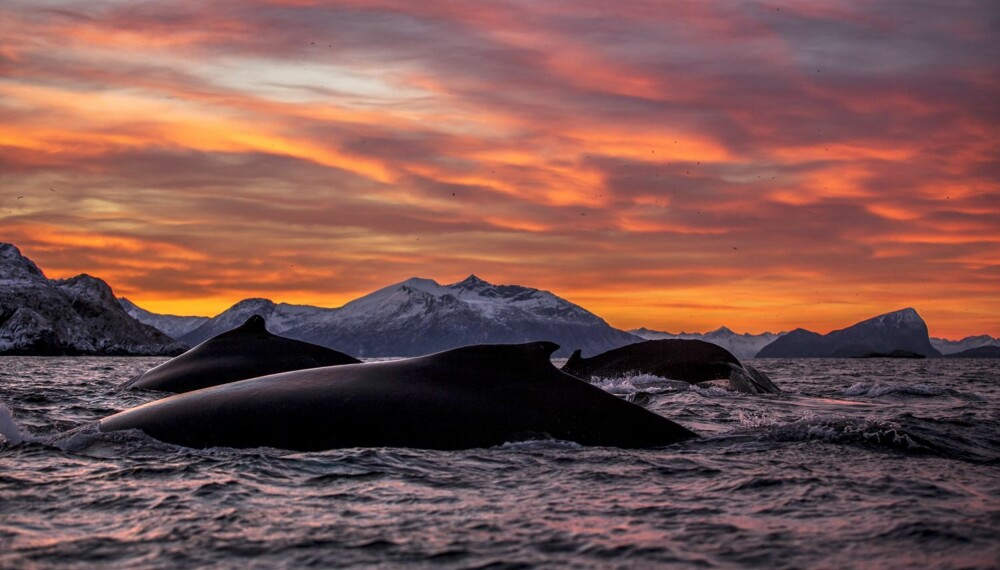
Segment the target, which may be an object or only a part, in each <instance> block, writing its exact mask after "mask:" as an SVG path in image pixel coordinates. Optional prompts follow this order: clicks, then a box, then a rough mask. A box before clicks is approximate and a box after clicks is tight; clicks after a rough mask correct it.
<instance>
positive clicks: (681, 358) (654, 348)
mask: <svg viewBox="0 0 1000 570" xmlns="http://www.w3.org/2000/svg"><path fill="white" fill-rule="evenodd" d="M562 370H563V372H566V373H568V374H572V375H573V376H576V377H577V378H581V379H583V380H587V381H589V380H592V379H594V378H617V377H621V376H628V375H632V374H652V375H654V376H662V377H664V378H671V379H674V380H683V381H685V382H690V383H692V384H697V383H699V382H708V381H711V380H728V381H729V387H730V388H731V389H733V390H736V391H739V392H748V393H751V394H758V393H765V394H775V393H778V392H780V391H781V390H779V389H778V387H777V386H775V385H774V383H773V382H771V379H770V378H768V377H767V376H766V375H764V374H763V373H762V372H760V371H758V370H757V369H755V368H753V367H752V366H748V365H744V364H742V363H741V362H740V361H739V360H738V359H737V358H736V357H735V356H733V355H732V353H730V352H729V351H728V350H726V349H724V348H722V347H721V346H719V345H716V344H712V343H710V342H705V341H703V340H687V339H665V340H647V341H645V342H637V343H635V344H629V345H626V346H623V347H621V348H616V349H613V350H609V351H607V352H604V353H601V354H598V355H597V356H593V357H591V358H583V357H582V356H581V354H580V351H579V350H577V351H576V352H574V353H573V354H572V356H570V357H569V360H567V361H566V364H565V365H563V367H562Z"/></svg>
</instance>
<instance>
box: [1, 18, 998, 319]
mask: <svg viewBox="0 0 1000 570" xmlns="http://www.w3.org/2000/svg"><path fill="white" fill-rule="evenodd" d="M994 11H995V10H994V9H993V7H992V5H991V4H990V3H988V2H986V1H982V2H976V1H974V2H972V3H966V4H963V6H962V7H961V8H956V7H953V6H944V5H942V6H940V7H938V8H934V7H922V8H919V9H916V8H915V9H912V10H905V11H902V10H889V9H887V8H886V7H885V6H882V5H879V4H874V5H868V4H864V3H852V2H834V3H833V4H830V3H829V2H822V3H821V2H809V1H805V2H795V3H792V4H785V3H781V2H778V3H774V2H770V3H765V2H724V3H723V2H720V3H690V2H650V3H647V2H634V3H627V4H622V3H614V4H612V3H608V2H601V1H594V2H585V3H582V4H581V3H577V2H572V3H564V2H555V3H543V4H537V5H534V4H523V3H513V2H510V3H509V2H491V3H468V2H445V1H439V0H432V1H430V2H422V3H412V2H393V1H388V2H382V1H380V2H368V1H366V0H354V1H351V2H340V3H336V5H327V4H325V3H312V2H291V3H286V2H277V1H268V0H249V1H245V2H235V3H201V2H193V1H188V0H181V1H177V2H161V1H153V2H144V3H142V4H140V5H136V4H134V3H132V2H125V1H118V0H111V1H108V0H104V1H95V2H88V3H85V4H84V3H63V2H36V1H27V0H11V1H9V2H5V3H4V4H3V6H2V7H0V16H2V17H0V241H7V242H12V243H14V244H16V245H18V246H19V247H20V248H21V249H22V250H23V251H24V253H25V254H26V255H28V256H29V257H31V258H32V259H33V260H35V261H36V262H37V263H38V264H39V265H40V266H41V267H42V269H43V270H45V271H46V273H47V274H48V275H49V276H50V277H66V276H70V275H74V274H77V273H81V272H86V273H90V274H93V275H96V276H99V277H102V278H104V279H105V280H107V281H108V282H109V283H110V284H111V285H112V286H113V287H114V288H115V291H116V293H117V294H119V295H125V296H127V297H129V298H130V299H132V300H133V301H135V302H137V303H138V304H140V305H141V306H143V307H144V308H147V309H150V310H154V311H158V312H167V313H174V314H214V313H217V312H219V311H221V310H224V309H225V308H227V307H228V306H230V305H231V304H232V303H234V302H236V301H238V300H240V299H242V298H246V297H267V298H271V299H273V300H275V301H279V302H281V301H283V302H289V303H305V304H314V305H320V306H338V305H341V304H343V303H344V302H346V301H349V300H351V299H353V298H355V297H357V296H360V295H363V294H365V293H367V292H370V291H372V290H374V289H377V288H379V287H382V286H385V285H388V284H391V283H395V282H399V281H402V280H405V279H406V278H409V277H412V276H421V277H427V278H431V279H435V280H437V281H438V282H441V283H449V282H453V281H457V280H460V279H462V278H464V277H465V276H466V275H468V274H469V273H476V274H477V275H480V276H481V277H483V278H485V279H487V280H489V281H491V282H494V283H517V284H522V285H526V286H531V287H537V288H541V289H547V290H550V291H552V292H554V293H555V294H557V295H560V296H562V297H565V298H567V299H569V300H571V301H573V302H576V303H579V304H581V305H582V306H584V307H585V308H587V309H589V310H591V311H593V312H595V313H596V314H598V315H600V316H601V317H603V318H605V319H606V320H608V322H609V323H611V324H612V325H614V326H617V327H619V328H633V327H639V326H646V327H649V328H655V329H660V330H670V331H680V330H687V331H692V330H697V331H705V330H709V329H714V328H716V327H718V326H720V325H726V326H729V327H730V328H732V329H734V330H737V331H741V332H742V331H750V332H762V331H764V330H772V331H778V330H784V329H789V328H793V327H796V326H803V327H806V328H809V329H812V330H816V331H819V332H826V331H829V330H831V329H835V328H840V327H843V326H847V325H850V324H852V323H853V322H856V321H857V320H860V319H863V318H866V317H870V316H873V315H875V314H879V313H884V312H887V311H891V310H895V309H899V308H902V307H907V306H912V307H915V308H916V309H917V310H918V311H919V312H920V314H921V315H922V316H923V317H924V319H925V320H926V321H927V323H928V326H929V327H930V330H931V333H932V334H934V335H938V336H947V337H961V336H964V335H968V334H980V333H986V334H992V335H995V336H1000V300H998V299H1000V273H998V268H1000V215H998V214H1000V181H998V177H1000V171H998V168H997V164H998V158H997V145H996V141H997V133H998V132H1000V130H998V128H997V127H998V122H1000V119H998V115H997V112H996V103H995V101H996V100H998V99H1000V84H998V81H997V77H1000V73H998V72H1000V66H998V64H997V63H996V61H994V59H993V58H992V57H991V55H992V54H995V53H996V51H997V47H998V46H997V44H998V39H997V37H996V34H995V33H994V31H993V30H992V29H991V28H990V25H991V22H992V20H991V19H990V18H989V17H988V16H989V15H990V14H992V13H993V12H994Z"/></svg>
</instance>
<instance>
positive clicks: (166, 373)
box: [128, 315, 361, 392]
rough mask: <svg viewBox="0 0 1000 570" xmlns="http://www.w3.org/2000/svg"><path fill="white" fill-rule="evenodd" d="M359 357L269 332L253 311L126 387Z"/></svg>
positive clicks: (191, 386) (177, 388)
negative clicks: (222, 331)
mask: <svg viewBox="0 0 1000 570" xmlns="http://www.w3.org/2000/svg"><path fill="white" fill-rule="evenodd" d="M359 362H361V361H360V360H358V359H357V358H354V357H352V356H348V355H346V354H343V353H341V352H337V351H336V350H331V349H329V348H325V347H322V346H319V345H316V344H310V343H308V342H302V341H299V340H292V339H290V338H285V337H281V336H277V335H273V334H271V333H269V332H267V328H266V327H265V323H264V318H263V317H261V316H260V315H254V316H252V317H250V318H249V319H247V320H246V322H244V323H243V324H242V325H240V326H238V327H236V328H235V329H232V330H230V331H226V332H224V333H222V334H219V335H216V336H214V337H212V338H210V339H208V340H206V341H205V342H203V343H201V344H199V345H198V346H196V347H194V348H192V349H191V350H189V351H187V352H185V353H184V354H181V355H180V356H178V357H176V358H173V359H171V360H168V361H167V362H164V363H163V364H160V365H159V366H157V367H155V368H152V369H150V370H148V371H146V373H144V374H142V375H141V376H139V377H138V378H136V379H135V380H133V381H132V382H131V383H130V384H129V385H128V387H129V388H145V389H147V390H160V391H163V392H189V391H191V390H199V389H201V388H207V387H209V386H217V385H219V384H227V383H229V382H235V381H237V380H244V379H246V378H255V377H257V376H267V375H269V374H277V373H279V372H288V371H291V370H302V369H304V368H319V367H321V366H337V365H341V364H356V363H359Z"/></svg>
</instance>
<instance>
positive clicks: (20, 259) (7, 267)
mask: <svg viewBox="0 0 1000 570" xmlns="http://www.w3.org/2000/svg"><path fill="white" fill-rule="evenodd" d="M0 279H11V280H17V281H25V280H27V281H35V280H38V279H45V274H44V273H42V270H41V269H39V268H38V266H37V265H35V262H33V261H31V260H30V259H28V258H27V257H24V256H23V255H22V254H21V250H19V249H18V248H17V246H16V245H14V244H12V243H0Z"/></svg>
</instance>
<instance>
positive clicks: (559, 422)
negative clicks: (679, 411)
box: [99, 342, 696, 451]
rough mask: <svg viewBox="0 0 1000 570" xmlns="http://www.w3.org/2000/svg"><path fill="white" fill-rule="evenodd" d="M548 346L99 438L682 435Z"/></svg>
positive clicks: (225, 401) (475, 356) (455, 358)
mask: <svg viewBox="0 0 1000 570" xmlns="http://www.w3.org/2000/svg"><path fill="white" fill-rule="evenodd" d="M558 348H559V346H558V345H557V344H555V343H551V342H533V343H527V344H518V345H473V346H467V347H463V348H456V349H453V350H448V351H444V352H439V353H436V354H431V355H428V356H421V357H416V358H409V359H405V360H397V361H389V362H377V363H368V364H348V365H344V366H334V367H326V368H314V369H309V370H298V371H295V372H285V373H282V374H275V375H272V376H265V377H261V378H251V379H248V380H242V381H239V382H233V383H230V384H224V385H220V386H214V387H211V388H205V389H203V390H198V391H195V392H188V393H186V394H178V395H175V396H170V397H168V398H164V399H162V400H157V401H154V402H150V403H148V404H145V405H142V406H139V407H136V408H132V409H130V410H126V411H123V412H120V413H118V414H115V415H112V416H109V417H107V418H104V419H103V420H101V421H100V423H99V426H100V430H101V431H104V432H109V431H115V430H127V429H138V430H142V431H143V432H145V433H146V434H147V435H149V436H151V437H153V438H155V439H158V440H161V441H165V442H168V443H173V444H177V445H182V446H186V447H195V448H205V447H215V446H225V447H240V448H245V447H260V446H267V447H275V448H279V449H291V450H297V451H315V450H323V449H332V448H340V447H383V446H388V447H413V448H423V449H442V450H450V449H469V448H477V447H491V446H496V445H501V444H503V443H505V442H510V441H519V440H525V439H537V438H555V439H560V440H568V441H574V442H577V443H580V444H583V445H596V446H614V447H653V446H662V445H667V444H672V443H675V442H678V441H682V440H685V439H689V438H692V437H696V435H695V434H694V433H692V432H691V431H689V430H687V429H686V428H684V427H682V426H680V425H678V424H676V423H674V422H672V421H670V420H668V419H666V418H664V417H662V416H659V415H656V414H654V413H653V412H650V411H648V410H645V409H643V408H641V407H639V406H637V405H635V404H632V403H629V402H626V401H625V400H622V399H621V398H618V397H616V396H613V395H611V394H609V393H607V392H605V391H603V390H601V389H600V388H598V387H596V386H592V385H590V384H588V383H587V382H583V381H582V380H580V379H578V378H574V377H573V376H570V375H568V374H564V373H563V372H561V371H559V370H558V369H557V368H555V367H554V366H553V365H552V363H551V361H550V360H549V359H550V356H551V355H552V353H553V352H555V351H556V350H557V349H558Z"/></svg>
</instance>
